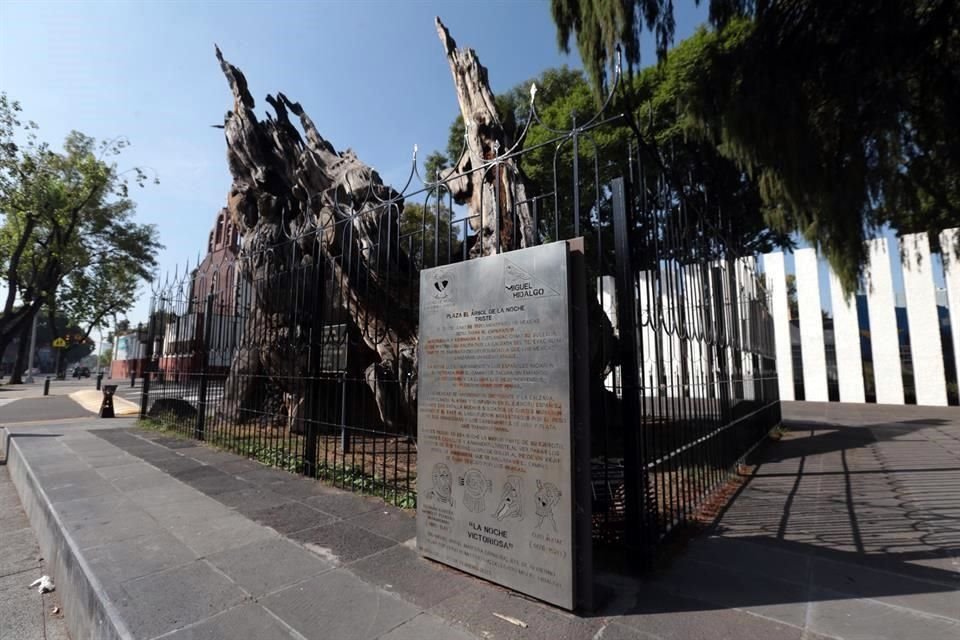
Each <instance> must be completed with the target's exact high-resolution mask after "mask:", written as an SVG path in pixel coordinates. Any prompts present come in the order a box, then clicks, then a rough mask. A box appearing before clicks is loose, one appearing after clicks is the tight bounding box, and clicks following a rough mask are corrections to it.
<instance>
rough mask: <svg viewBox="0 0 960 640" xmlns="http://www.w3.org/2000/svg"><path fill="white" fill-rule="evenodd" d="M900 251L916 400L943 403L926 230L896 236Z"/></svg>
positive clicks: (939, 344) (942, 375)
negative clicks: (902, 257) (901, 252)
mask: <svg viewBox="0 0 960 640" xmlns="http://www.w3.org/2000/svg"><path fill="white" fill-rule="evenodd" d="M900 248H901V250H902V251H903V255H904V260H903V288H904V291H905V292H906V296H907V323H908V325H909V328H910V355H911V358H912V360H913V381H914V387H915V388H916V393H917V404H922V405H933V406H946V405H947V383H946V376H945V373H944V370H943V344H942V342H941V341H940V318H939V316H938V314H937V297H936V292H935V291H934V288H933V267H932V264H931V262H930V243H929V241H928V240H927V234H926V233H916V234H912V235H907V236H904V237H903V238H901V239H900Z"/></svg>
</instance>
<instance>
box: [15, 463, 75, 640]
mask: <svg viewBox="0 0 960 640" xmlns="http://www.w3.org/2000/svg"><path fill="white" fill-rule="evenodd" d="M0 460H2V453H0ZM49 572H50V571H49V569H48V568H47V563H46V562H44V560H43V557H42V555H41V553H40V547H39V546H37V537H36V536H35V535H34V533H33V531H32V530H31V529H30V523H29V521H27V516H26V514H25V513H24V511H23V507H22V506H21V504H20V498H18V497H17V492H16V489H14V486H13V483H12V482H11V481H10V474H9V473H8V472H7V468H6V467H5V466H0V640H69V636H68V635H67V625H66V623H65V622H64V620H63V614H62V613H56V614H55V613H53V610H54V607H58V608H60V600H59V598H58V597H57V593H56V591H54V592H53V593H47V594H43V595H41V594H40V593H38V592H37V590H36V588H33V589H31V588H29V587H28V586H27V585H29V584H30V583H31V582H33V581H34V580H36V579H37V578H39V577H40V576H42V575H44V574H45V573H49Z"/></svg>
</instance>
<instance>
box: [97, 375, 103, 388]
mask: <svg viewBox="0 0 960 640" xmlns="http://www.w3.org/2000/svg"><path fill="white" fill-rule="evenodd" d="M101 382H103V373H98V374H97V391H100V383H101Z"/></svg>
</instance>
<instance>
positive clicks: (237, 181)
mask: <svg viewBox="0 0 960 640" xmlns="http://www.w3.org/2000/svg"><path fill="white" fill-rule="evenodd" d="M217 57H218V59H219V60H220V64H221V68H222V70H223V73H224V75H225V76H226V78H227V81H228V83H229V84H230V88H231V90H232V92H233V96H234V109H233V110H232V111H230V112H228V113H227V115H226V117H225V120H224V133H225V136H226V141H227V159H228V163H229V166H230V172H231V174H232V176H233V185H232V188H231V191H230V196H229V198H228V205H227V208H228V209H229V211H230V215H231V218H232V220H233V221H234V224H235V225H236V226H237V228H238V229H239V230H240V232H241V234H242V235H243V238H244V239H243V249H242V251H241V254H240V258H239V261H240V272H241V274H242V276H243V277H244V278H245V279H246V281H247V282H248V283H249V285H250V286H251V287H252V296H251V309H249V310H248V313H249V314H250V318H251V321H250V322H251V323H253V324H255V325H256V327H255V331H256V335H257V336H258V337H257V339H256V343H255V344H251V345H250V346H249V347H248V348H246V349H242V350H241V351H240V352H238V354H237V356H236V357H235V358H234V361H233V363H232V365H231V370H230V374H229V378H228V380H227V401H226V405H227V408H228V410H229V409H230V408H240V407H241V406H243V405H244V404H245V402H246V401H248V400H249V398H250V397H252V396H253V395H254V389H253V387H255V386H256V385H259V384H263V383H264V377H262V376H260V375H259V374H263V376H266V379H269V380H270V384H273V385H275V386H277V387H279V389H280V391H282V392H283V393H284V394H285V397H287V398H288V401H287V405H288V411H289V412H290V413H291V414H295V413H296V412H297V411H299V409H298V408H299V407H301V406H302V400H303V398H302V396H303V394H304V391H303V386H302V385H300V384H294V382H297V383H299V382H300V381H301V380H302V379H303V378H305V377H309V376H310V375H311V373H312V371H311V366H312V365H311V363H315V362H316V359H317V358H319V357H320V354H319V353H318V352H317V349H318V338H317V336H319V335H320V333H321V331H322V328H323V327H322V326H321V325H322V324H323V322H324V317H323V316H324V309H323V304H322V300H323V299H324V295H325V292H324V291H323V286H324V283H325V282H327V283H331V282H332V283H334V286H336V287H337V288H338V291H337V292H335V298H336V299H337V300H339V301H341V306H342V310H343V311H344V312H345V313H346V315H347V317H348V319H349V321H350V322H351V323H352V324H353V325H354V326H355V327H356V328H357V329H358V330H359V335H360V337H361V339H362V342H363V344H364V345H365V346H366V348H367V349H369V350H370V351H371V352H373V353H374V354H375V356H376V357H375V358H373V360H374V362H373V364H371V365H370V366H369V367H368V368H367V370H366V374H365V375H366V380H367V383H368V385H369V386H370V388H371V390H372V392H373V393H374V395H375V397H376V399H377V405H378V408H379V410H380V417H381V419H382V420H383V422H384V423H385V424H387V425H397V424H398V421H399V420H400V419H402V418H407V420H405V422H406V423H407V424H412V420H409V418H411V417H412V415H413V413H414V411H415V406H416V405H415V403H416V385H417V375H416V372H417V294H418V285H419V282H418V280H417V278H416V273H415V272H414V270H413V268H412V264H411V263H410V261H409V260H408V259H407V256H406V255H405V254H404V253H403V251H402V250H400V248H399V245H398V244H397V240H396V238H397V235H396V231H395V230H394V229H392V228H390V227H392V226H395V225H397V222H398V220H399V214H400V212H401V211H402V210H403V199H402V197H400V195H399V194H398V193H396V192H395V191H394V190H393V189H391V188H390V187H388V186H386V185H384V184H383V182H382V181H381V179H380V176H379V175H378V174H377V173H376V172H375V171H374V170H373V169H371V168H370V167H369V166H367V165H365V164H364V163H363V162H361V161H360V160H359V159H358V158H357V156H356V155H355V154H354V153H353V152H352V151H350V150H347V151H344V152H342V153H338V152H337V151H336V150H335V149H334V147H333V145H331V144H330V143H329V142H327V141H326V140H325V139H324V138H323V137H322V136H321V135H320V134H319V132H318V131H317V129H316V127H315V126H314V124H313V122H312V121H311V119H310V118H309V117H308V116H307V114H306V113H305V112H304V111H303V109H302V108H301V107H300V105H299V104H297V103H294V102H291V101H290V100H288V99H287V98H286V97H285V96H284V95H283V94H282V93H280V94H277V97H276V98H274V97H273V96H267V98H266V99H267V102H269V103H270V105H271V106H272V107H273V109H274V112H275V116H274V117H268V119H267V120H265V121H263V122H261V121H258V120H257V118H256V116H255V115H254V113H253V107H254V100H253V98H252V97H251V95H250V93H249V91H248V89H247V83H246V79H245V78H244V76H243V74H242V73H241V72H240V70H239V69H237V68H236V67H234V66H233V65H231V64H230V63H229V62H227V61H226V60H224V59H223V56H222V55H221V53H220V51H219V49H218V50H217ZM288 110H289V111H290V112H292V113H293V114H294V115H295V116H297V117H298V118H299V120H300V125H301V128H302V130H303V135H302V136H301V134H300V132H299V131H298V130H297V129H296V128H295V127H294V126H293V124H292V123H291V122H290V119H289V117H288V115H287V114H288ZM391 242H392V243H393V244H391ZM291 290H296V291H297V292H298V300H297V303H296V305H291V304H290V296H289V295H288V292H289V291H291ZM326 295H328V296H329V295H330V292H327V293H326ZM248 343H249V341H248Z"/></svg>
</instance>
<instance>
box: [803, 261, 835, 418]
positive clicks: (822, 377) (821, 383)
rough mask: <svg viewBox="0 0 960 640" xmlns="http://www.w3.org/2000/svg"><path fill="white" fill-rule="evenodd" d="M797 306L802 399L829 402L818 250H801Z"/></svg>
mask: <svg viewBox="0 0 960 640" xmlns="http://www.w3.org/2000/svg"><path fill="white" fill-rule="evenodd" d="M794 260H795V264H796V267H797V306H798V308H799V315H800V353H801V355H802V357H803V396H804V399H806V400H809V401H814V402H826V401H827V400H829V399H830V398H829V396H828V394H827V356H826V351H825V350H824V345H823V307H822V306H821V304H820V272H819V266H818V264H817V251H816V249H798V250H797V252H796V253H795V255H794Z"/></svg>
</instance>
